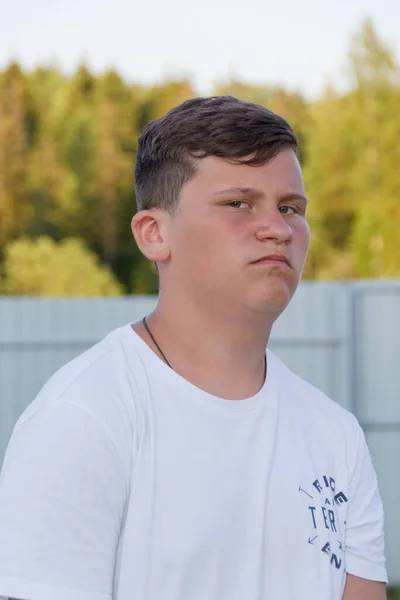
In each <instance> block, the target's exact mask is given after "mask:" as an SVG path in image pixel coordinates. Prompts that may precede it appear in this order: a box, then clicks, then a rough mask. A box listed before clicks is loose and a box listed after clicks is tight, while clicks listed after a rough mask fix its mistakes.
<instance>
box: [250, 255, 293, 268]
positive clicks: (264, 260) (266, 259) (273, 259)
mask: <svg viewBox="0 0 400 600" xmlns="http://www.w3.org/2000/svg"><path fill="white" fill-rule="evenodd" d="M252 264H254V265H257V264H268V265H273V264H276V265H279V264H280V265H286V266H288V267H291V264H290V262H289V259H288V258H286V256H284V255H282V254H269V255H268V256H262V257H261V258H259V259H257V260H255V261H253V262H252Z"/></svg>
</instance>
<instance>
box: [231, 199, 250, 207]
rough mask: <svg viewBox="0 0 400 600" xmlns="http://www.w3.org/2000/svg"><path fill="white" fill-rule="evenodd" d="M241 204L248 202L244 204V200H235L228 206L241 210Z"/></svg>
mask: <svg viewBox="0 0 400 600" xmlns="http://www.w3.org/2000/svg"><path fill="white" fill-rule="evenodd" d="M241 204H247V202H244V201H243V200H233V201H232V202H229V203H228V206H232V207H233V208H240V205H241Z"/></svg>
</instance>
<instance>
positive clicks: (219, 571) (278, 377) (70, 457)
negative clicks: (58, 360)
mask: <svg viewBox="0 0 400 600" xmlns="http://www.w3.org/2000/svg"><path fill="white" fill-rule="evenodd" d="M267 364H268V374H267V378H266V382H265V384H264V386H263V388H262V389H261V390H260V391H259V392H258V393H257V394H256V395H255V396H253V397H251V398H248V399H246V400H236V401H234V400H225V399H221V398H218V397H215V396H213V395H211V394H208V393H206V392H204V391H202V390H200V389H199V388H197V387H195V386H194V385H192V384H191V383H189V382H188V381H187V380H185V379H184V378H183V377H181V376H180V375H178V374H177V373H175V372H174V371H173V370H171V369H170V368H169V367H168V366H167V365H166V364H165V363H164V362H163V361H162V360H160V359H159V358H158V356H157V355H156V354H155V353H154V352H153V351H152V350H151V349H150V348H149V347H148V346H147V345H146V344H145V342H144V341H143V340H142V339H141V338H140V337H139V336H138V335H137V334H136V333H135V332H134V331H133V330H132V328H131V327H130V325H126V326H125V327H122V328H120V329H117V330H115V331H113V332H112V333H110V334H109V335H108V336H107V337H106V338H105V339H103V340H102V341H101V342H100V343H99V344H97V345H96V346H94V347H93V348H91V349H90V350H88V351H87V352H85V353H84V354H82V355H81V356H79V357H78V358H76V359H74V360H73V361H72V362H70V363H68V364H67V365H66V366H64V367H63V368H62V369H60V370H59V371H58V372H57V373H56V374H55V375H54V376H53V377H52V378H51V379H50V380H49V381H48V382H47V384H46V385H45V386H44V388H43V389H42V391H41V392H40V393H39V395H38V397H37V398H36V399H35V401H34V402H33V403H32V404H31V405H30V406H29V407H28V408H27V410H26V411H25V412H24V414H23V415H22V417H21V418H20V420H19V422H18V423H17V425H16V427H15V430H14V432H13V435H12V438H11V441H10V444H9V447H8V450H7V454H6V458H5V461H4V466H3V471H2V475H1V479H0V595H4V596H5V597H7V596H10V597H15V598H22V599H27V600H111V599H113V600H270V599H271V598H272V599H274V600H339V599H340V598H342V593H343V587H344V582H345V572H346V571H347V572H348V573H352V574H354V575H358V576H359V577H364V578H367V579H372V580H378V581H385V582H386V581H387V579H386V571H385V560H384V547H383V546H384V544H383V531H382V530H383V513H382V505H381V500H380V496H379V492H378V488H377V482H376V477H375V473H374V470H373V467H372V465H371V460H370V456H369V453H368V450H367V447H366V445H365V440H364V435H363V433H362V430H361V428H360V427H359V425H358V423H357V421H356V419H355V418H354V417H353V416H352V415H351V414H350V413H349V412H347V411H346V410H344V409H343V408H341V407H340V406H339V405H337V404H336V403H334V402H333V401H331V400H329V399H328V398H327V397H326V396H325V395H324V394H322V393H321V392H319V391H318V390H316V389H315V388H314V387H312V386H311V385H310V384H308V383H306V382H305V381H303V380H302V379H300V378H299V377H297V376H296V375H294V374H293V373H292V372H291V371H289V369H288V368H287V367H285V366H284V365H283V363H281V362H280V360H278V358H276V357H275V356H274V355H273V354H272V353H270V352H269V351H268V352H267Z"/></svg>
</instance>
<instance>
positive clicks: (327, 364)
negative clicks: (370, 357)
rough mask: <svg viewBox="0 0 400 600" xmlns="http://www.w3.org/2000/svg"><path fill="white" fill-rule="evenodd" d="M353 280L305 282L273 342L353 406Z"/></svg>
mask: <svg viewBox="0 0 400 600" xmlns="http://www.w3.org/2000/svg"><path fill="white" fill-rule="evenodd" d="M350 335H351V326H350V319H349V294H348V286H347V285H345V284H343V285H338V284H331V283H318V284H316V283H307V282H304V283H302V284H301V286H300V287H299V288H298V290H297V292H296V294H295V296H294V298H293V300H292V302H291V303H290V304H289V306H288V307H287V309H286V311H285V312H284V313H283V314H282V316H281V317H280V318H279V319H278V321H277V322H276V324H275V326H274V328H273V331H272V336H271V341H270V344H269V347H270V349H271V350H273V352H275V353H276V354H277V355H278V356H279V358H281V359H282V360H283V361H284V362H285V363H286V364H287V365H288V366H289V367H290V368H291V369H292V370H293V371H294V372H295V373H297V374H298V375H300V376H301V377H303V378H304V379H306V380H307V381H309V382H310V383H312V384H313V385H315V386H316V387H318V388H319V389H321V390H322V391H324V392H325V393H326V394H328V396H330V397H331V398H333V399H334V400H336V401H337V402H338V403H339V404H341V405H342V406H344V407H345V408H348V409H350V410H351V408H352V399H351V389H350V386H349V380H348V377H347V369H348V364H349V361H350V360H351V346H350V342H351V339H350Z"/></svg>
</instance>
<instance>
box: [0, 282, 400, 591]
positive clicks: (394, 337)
mask: <svg viewBox="0 0 400 600" xmlns="http://www.w3.org/2000/svg"><path fill="white" fill-rule="evenodd" d="M156 301H157V299H156V297H149V296H135V297H122V298H60V299H49V298H26V297H23V298H22V297H21V298H12V297H0V463H1V461H2V458H3V453H4V450H5V448H6V445H7V443H8V439H9V437H10V435H11V431H12V428H13V426H14V424H15V422H16V420H17V419H18V417H19V416H20V414H21V413H22V412H23V410H24V409H25V407H26V406H27V405H28V404H29V403H30V402H31V401H32V400H33V398H34V397H35V395H36V394H37V392H38V391H39V390H40V388H41V387H42V385H43V384H44V383H45V382H46V380H47V379H48V378H49V377H50V376H51V375H52V374H53V373H54V372H55V371H56V370H57V369H58V368H59V367H61V366H62V365H63V364H65V363H66V362H67V361H69V360H70V359H72V358H74V357H75V356H77V355H78V354H80V353H81V352H83V351H84V350H86V349H87V348H89V347H90V346H92V345H93V344H94V343H96V342H97V341H98V340H100V339H101V338H102V337H104V336H105V335H106V334H107V333H109V332H110V331H111V330H113V329H115V328H116V327H119V326H122V325H125V324H126V323H128V322H134V321H137V320H139V319H140V318H142V317H143V316H144V315H145V314H148V313H149V312H151V311H152V310H153V308H154V307H155V305H156ZM399 309H400V282H399V281H390V282H376V281H373V282H372V281H365V282H358V283H353V282H349V283H321V282H318V283H315V282H303V283H302V284H301V285H300V286H299V288H298V290H297V292H296V295H295V297H294V299H293V300H292V302H291V303H290V305H289V307H288V308H287V309H286V311H285V312H284V313H283V315H282V316H281V317H280V318H279V319H278V321H277V323H276V324H275V326H274V329H273V332H272V336H271V341H270V348H271V349H272V350H273V351H274V352H275V353H276V354H277V355H278V356H279V357H280V358H282V359H283V360H284V362H286V364H288V365H289V367H290V368H292V369H293V371H295V372H296V373H298V374H299V375H300V376H301V377H304V378H305V379H306V380H308V381H310V382H311V383H313V384H314V385H316V386H317V387H318V388H319V389H321V390H323V391H324V392H326V393H327V394H328V395H329V396H330V397H331V398H333V399H334V400H336V401H337V402H339V403H340V404H342V405H343V406H344V407H346V408H348V409H349V410H352V411H353V412H354V413H355V414H356V415H357V417H358V418H359V420H360V422H361V424H362V425H363V427H364V429H365V431H366V435H367V439H368V443H369V445H370V449H371V454H372V458H373V461H374V464H375V467H376V470H377V474H378V479H379V484H380V489H381V493H382V497H383V502H384V506H385V514H386V545H387V560H388V572H389V577H390V581H391V583H392V584H396V583H397V584H400V512H399V511H398V506H399V504H400V473H399V470H398V467H397V462H398V457H399V456H400V401H399V400H400V391H399V390H400V368H399V367H398V364H397V363H398V357H399V356H400V310H399Z"/></svg>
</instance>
